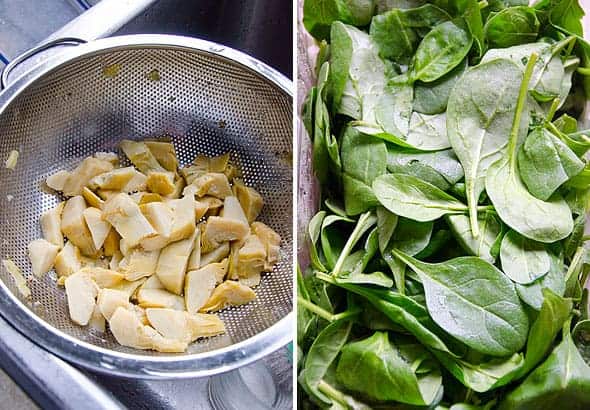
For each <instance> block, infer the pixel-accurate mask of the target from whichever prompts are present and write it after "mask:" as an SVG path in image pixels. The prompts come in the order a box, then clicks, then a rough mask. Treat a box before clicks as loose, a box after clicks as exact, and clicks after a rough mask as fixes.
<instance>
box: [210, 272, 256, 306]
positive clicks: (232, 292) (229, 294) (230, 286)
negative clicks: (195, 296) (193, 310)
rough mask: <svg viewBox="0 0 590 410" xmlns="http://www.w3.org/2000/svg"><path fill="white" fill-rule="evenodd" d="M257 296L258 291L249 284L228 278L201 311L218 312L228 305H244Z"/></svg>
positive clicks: (216, 289)
mask: <svg viewBox="0 0 590 410" xmlns="http://www.w3.org/2000/svg"><path fill="white" fill-rule="evenodd" d="M255 298H256V293H254V291H253V290H252V289H250V288H249V287H248V286H244V285H242V284H240V283H238V282H235V281H233V280H226V281H225V282H223V283H222V284H221V285H219V286H217V287H216V288H215V290H214V291H213V294H212V295H211V297H210V298H209V300H207V303H205V305H204V306H203V307H201V311H202V312H216V311H218V310H221V309H224V308H226V307H228V306H237V305H244V304H246V303H249V302H251V301H253V300H254V299H255Z"/></svg>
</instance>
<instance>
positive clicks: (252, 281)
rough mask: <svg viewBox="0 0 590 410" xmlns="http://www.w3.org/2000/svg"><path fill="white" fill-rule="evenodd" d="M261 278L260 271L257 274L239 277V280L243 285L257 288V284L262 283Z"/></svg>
mask: <svg viewBox="0 0 590 410" xmlns="http://www.w3.org/2000/svg"><path fill="white" fill-rule="evenodd" d="M260 279H261V278H260V273H257V274H255V275H251V276H248V277H247V278H239V280H238V282H240V284H241V285H244V286H248V287H250V288H255V287H256V286H258V285H260Z"/></svg>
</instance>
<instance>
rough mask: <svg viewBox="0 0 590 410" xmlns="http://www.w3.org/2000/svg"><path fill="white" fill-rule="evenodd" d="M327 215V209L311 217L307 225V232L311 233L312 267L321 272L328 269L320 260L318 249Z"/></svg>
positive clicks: (310, 253) (310, 255) (310, 254)
mask: <svg viewBox="0 0 590 410" xmlns="http://www.w3.org/2000/svg"><path fill="white" fill-rule="evenodd" d="M325 217H326V212H325V211H320V212H318V213H317V214H315V215H314V216H313V218H311V220H310V221H309V224H308V225H307V232H308V235H309V240H310V246H309V258H310V262H311V266H312V268H314V269H315V270H319V271H321V272H326V271H327V269H326V267H325V266H324V264H323V263H322V261H321V260H320V257H319V254H318V250H317V243H318V239H319V238H320V233H321V232H322V223H323V221H324V218H325Z"/></svg>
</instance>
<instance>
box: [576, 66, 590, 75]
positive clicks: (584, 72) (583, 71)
mask: <svg viewBox="0 0 590 410" xmlns="http://www.w3.org/2000/svg"><path fill="white" fill-rule="evenodd" d="M576 71H577V72H578V74H582V75H590V68H588V67H578V68H576Z"/></svg>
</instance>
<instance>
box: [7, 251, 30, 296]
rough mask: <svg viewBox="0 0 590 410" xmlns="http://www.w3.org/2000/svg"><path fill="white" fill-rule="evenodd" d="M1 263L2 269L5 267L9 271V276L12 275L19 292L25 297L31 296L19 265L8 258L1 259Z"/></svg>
mask: <svg viewBox="0 0 590 410" xmlns="http://www.w3.org/2000/svg"><path fill="white" fill-rule="evenodd" d="M2 265H4V269H6V270H7V271H8V273H10V276H12V279H14V283H15V284H16V288H17V289H18V291H19V292H20V294H21V295H23V297H25V298H28V297H29V296H31V289H29V287H28V286H27V280H26V279H25V277H24V275H23V273H22V272H21V270H20V269H19V267H18V266H16V263H14V262H13V261H12V260H10V259H2Z"/></svg>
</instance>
